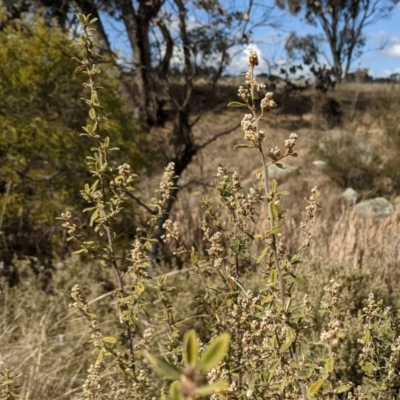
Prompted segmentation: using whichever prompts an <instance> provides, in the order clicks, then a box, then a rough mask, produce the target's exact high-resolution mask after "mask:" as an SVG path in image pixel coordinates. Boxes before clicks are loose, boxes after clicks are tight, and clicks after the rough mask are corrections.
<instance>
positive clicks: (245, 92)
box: [238, 86, 250, 103]
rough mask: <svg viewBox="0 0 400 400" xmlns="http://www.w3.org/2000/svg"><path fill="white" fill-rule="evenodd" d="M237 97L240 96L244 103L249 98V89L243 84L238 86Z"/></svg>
mask: <svg viewBox="0 0 400 400" xmlns="http://www.w3.org/2000/svg"><path fill="white" fill-rule="evenodd" d="M238 97H240V98H241V99H242V100H243V101H244V102H245V103H248V102H249V99H250V90H249V89H245V88H244V87H243V86H239V89H238Z"/></svg>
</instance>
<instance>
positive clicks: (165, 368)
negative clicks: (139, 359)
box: [143, 351, 183, 380]
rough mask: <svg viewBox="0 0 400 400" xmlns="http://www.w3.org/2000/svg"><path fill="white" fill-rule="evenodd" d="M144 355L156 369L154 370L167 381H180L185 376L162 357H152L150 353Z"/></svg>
mask: <svg viewBox="0 0 400 400" xmlns="http://www.w3.org/2000/svg"><path fill="white" fill-rule="evenodd" d="M143 355H144V356H145V357H146V359H147V361H148V362H149V363H150V364H151V365H152V366H153V367H154V369H155V370H156V371H157V372H158V373H159V374H160V375H162V376H164V377H165V378H167V379H174V380H176V379H180V377H181V376H182V375H183V371H181V370H180V369H179V368H178V367H176V366H175V365H172V364H170V363H169V362H167V361H165V360H164V359H162V358H160V357H154V356H152V355H151V354H150V353H149V352H148V351H144V352H143Z"/></svg>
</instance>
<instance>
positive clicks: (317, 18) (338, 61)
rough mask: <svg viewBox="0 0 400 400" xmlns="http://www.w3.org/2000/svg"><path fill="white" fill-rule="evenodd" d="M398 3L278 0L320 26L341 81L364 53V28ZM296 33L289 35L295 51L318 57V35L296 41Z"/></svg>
mask: <svg viewBox="0 0 400 400" xmlns="http://www.w3.org/2000/svg"><path fill="white" fill-rule="evenodd" d="M397 3H398V0H321V1H314V0H276V4H277V5H278V6H279V7H281V8H287V9H288V10H289V11H290V12H291V13H292V14H295V15H301V16H304V18H305V19H306V21H307V22H308V23H309V24H311V25H318V26H320V27H321V29H322V31H323V33H324V36H325V39H326V41H327V43H328V45H329V49H330V55H331V59H330V62H331V65H332V68H333V73H334V75H335V78H336V80H337V81H338V82H340V81H341V80H342V78H345V77H346V75H347V74H348V72H349V69H350V67H351V64H352V63H353V62H354V61H355V60H356V59H357V58H359V57H360V55H361V54H362V51H363V48H364V47H365V44H366V37H365V28H366V27H367V26H369V25H372V24H374V23H376V22H377V21H379V20H381V19H383V18H387V17H389V16H390V13H391V12H392V10H393V8H394V6H395V5H396V4H397ZM294 36H295V34H294V33H293V34H292V35H291V36H290V40H291V43H290V45H291V49H292V51H293V50H294V49H295V48H297V49H298V50H300V51H301V52H303V54H304V57H305V59H306V60H307V59H309V58H310V57H312V56H314V57H315V56H316V54H315V52H314V50H315V42H316V40H318V39H317V38H316V37H313V36H312V35H308V36H307V37H304V38H303V39H298V40H297V41H296V40H294ZM310 50H311V52H310Z"/></svg>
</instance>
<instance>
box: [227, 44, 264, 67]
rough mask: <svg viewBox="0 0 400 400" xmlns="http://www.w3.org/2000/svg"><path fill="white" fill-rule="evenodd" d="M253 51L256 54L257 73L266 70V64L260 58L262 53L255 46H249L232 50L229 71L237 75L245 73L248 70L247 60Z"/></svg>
mask: <svg viewBox="0 0 400 400" xmlns="http://www.w3.org/2000/svg"><path fill="white" fill-rule="evenodd" d="M251 50H254V51H256V52H257V54H258V60H259V66H258V68H257V69H258V71H260V72H262V71H265V70H267V69H268V65H267V62H266V61H265V60H264V58H263V57H262V51H261V49H260V48H259V46H257V45H256V44H249V45H246V46H243V47H242V48H241V49H237V48H236V49H234V50H232V53H233V54H232V53H231V56H232V61H231V63H230V65H229V71H230V72H232V73H234V74H238V73H240V72H245V71H247V70H248V69H249V67H248V65H247V59H248V58H249V55H250V51H251Z"/></svg>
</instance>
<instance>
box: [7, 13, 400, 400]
mask: <svg viewBox="0 0 400 400" xmlns="http://www.w3.org/2000/svg"><path fill="white" fill-rule="evenodd" d="M79 19H80V21H81V23H82V27H83V34H82V36H81V37H80V40H79V43H78V44H77V45H78V46H79V49H80V51H81V53H80V54H81V56H80V59H77V60H78V62H79V63H80V66H79V67H78V69H77V70H78V71H79V72H82V73H84V74H86V76H87V82H86V83H85V86H86V87H87V88H88V92H89V94H88V97H87V98H86V99H84V101H85V102H86V103H87V104H88V107H89V122H88V124H87V126H85V127H84V128H83V129H84V133H83V134H82V135H85V136H87V137H88V138H90V139H91V140H92V143H93V147H92V148H91V151H92V153H93V154H92V156H90V157H88V158H87V163H88V167H89V170H90V173H91V174H92V177H93V179H92V182H91V183H88V184H87V185H86V186H85V187H84V189H83V190H82V196H83V197H84V199H85V200H86V201H87V202H88V208H86V209H85V210H84V211H85V212H88V213H90V217H89V221H88V225H89V227H91V229H93V230H94V232H95V233H96V234H97V240H87V239H86V237H85V234H84V232H83V231H81V230H80V228H79V227H78V226H77V225H76V224H75V222H74V217H73V215H71V213H70V212H68V211H66V212H65V213H63V215H62V216H61V218H60V219H61V220H62V221H63V226H64V227H65V228H66V229H67V232H68V235H69V238H70V239H71V240H75V241H76V242H77V243H78V244H79V246H80V249H79V250H78V251H77V252H78V253H82V252H84V253H87V254H88V255H91V256H92V257H93V259H94V260H97V263H98V264H100V265H101V268H110V269H112V270H113V273H114V275H115V287H116V288H117V289H115V290H114V293H113V294H114V297H113V300H112V303H113V304H112V305H113V307H114V310H115V313H114V314H115V315H114V317H115V318H114V322H113V323H112V324H110V323H108V324H104V323H102V321H101V319H100V318H98V316H97V315H96V314H94V313H93V312H92V311H91V310H90V307H89V302H88V301H87V300H86V299H85V298H84V295H83V293H82V290H81V288H80V287H79V285H78V284H77V285H75V286H74V287H73V289H72V297H73V299H74V303H73V305H72V307H74V308H75V309H77V310H78V311H79V312H80V314H81V316H82V318H83V319H85V320H86V321H87V324H88V327H89V329H90V331H91V338H90V341H91V343H92V345H93V347H94V351H93V361H92V364H91V365H90V368H89V370H88V375H87V379H86V382H85V383H84V386H83V389H82V394H81V397H80V398H84V399H88V400H89V399H141V400H142V399H143V400H146V399H148V400H151V399H159V398H162V399H170V400H190V399H195V398H208V399H212V400H217V399H220V400H223V399H224V400H226V399H231V400H245V399H256V400H266V399H271V400H272V399H273V400H280V399H281V400H283V399H293V400H294V399H296V400H298V399H303V400H306V399H359V400H361V399H382V400H383V399H385V400H388V399H397V398H398V395H399V387H400V382H399V381H400V379H399V366H400V324H399V321H398V319H396V317H395V313H393V312H392V310H390V309H388V308H385V307H384V305H383V304H382V302H377V301H376V300H375V297H374V296H373V295H372V294H371V295H370V297H369V299H367V302H366V306H365V308H364V309H363V311H362V315H360V316H359V318H360V319H361V320H362V321H363V327H364V332H363V333H362V337H359V343H360V345H361V347H362V351H361V355H360V358H359V363H360V366H361V368H362V370H363V371H364V373H365V376H364V379H363V381H362V385H360V386H357V387H356V386H355V385H354V384H352V383H351V382H348V381H344V382H342V381H341V379H342V377H341V376H340V375H339V373H338V370H337V365H338V363H339V361H340V360H338V354H339V353H338V351H337V349H338V347H339V346H340V343H341V342H342V341H343V340H345V336H346V332H347V331H346V329H347V328H346V326H345V325H346V324H345V323H344V315H345V314H346V310H345V309H342V308H339V306H338V304H340V301H339V300H340V298H339V295H340V285H339V284H338V283H337V282H336V281H334V280H331V281H329V279H328V281H327V282H326V284H325V287H322V288H321V291H323V295H322V296H321V298H320V299H319V300H318V301H317V303H318V305H317V310H318V311H317V313H319V315H320V316H321V317H320V321H322V322H321V323H320V324H318V325H317V324H315V319H314V316H315V315H316V311H315V310H314V309H313V306H312V305H313V304H316V299H310V298H309V296H308V295H307V294H306V295H304V294H303V295H300V294H299V293H301V291H300V290H298V288H299V287H300V286H301V277H302V265H304V256H305V253H306V251H307V248H308V247H309V245H310V243H311V242H312V233H311V232H312V228H313V225H314V217H315V213H316V211H317V210H318V208H319V207H318V203H317V200H316V197H315V194H316V191H317V189H316V188H313V189H311V194H310V196H309V198H308V199H307V204H306V207H305V211H303V212H302V211H301V210H300V211H299V212H302V215H303V217H302V220H303V222H302V223H301V224H300V225H299V227H298V229H299V230H300V231H301V232H302V233H303V235H304V241H303V244H302V246H301V248H300V249H298V252H297V253H295V254H289V253H287V252H286V250H285V237H284V234H283V232H282V231H281V222H282V219H283V218H284V210H282V207H281V198H282V196H286V195H288V194H289V193H286V192H283V191H279V187H278V183H277V182H276V181H275V180H270V179H269V177H268V166H270V165H272V164H275V165H277V166H278V167H282V165H281V164H280V161H281V160H282V159H284V158H288V157H295V156H296V153H295V147H296V141H297V135H296V134H295V133H292V134H291V135H290V136H289V138H288V139H287V140H286V141H285V143H284V150H283V151H281V150H280V149H279V148H278V147H275V146H270V147H269V148H268V150H266V149H265V143H267V141H268V134H267V133H266V132H265V131H264V130H263V129H262V123H263V120H264V119H266V118H268V114H269V112H270V111H271V110H272V109H273V108H274V107H275V102H274V100H273V94H272V93H269V92H268V93H266V94H264V95H261V93H262V92H263V90H264V89H265V87H264V85H262V84H261V83H259V82H257V81H256V80H255V69H256V67H257V65H258V56H257V54H256V52H254V51H252V52H250V56H249V58H248V67H249V70H248V72H246V74H245V75H244V79H245V84H244V86H240V88H239V91H238V96H239V98H240V101H234V102H231V103H230V104H229V106H230V107H236V108H244V109H246V114H245V115H244V117H243V119H242V128H243V132H244V143H243V144H241V145H239V146H237V147H238V148H239V149H240V150H238V151H246V152H251V154H250V155H249V156H253V154H254V155H255V153H258V155H259V157H260V164H262V167H263V172H262V174H260V176H259V181H260V182H257V183H255V185H254V187H253V188H252V189H250V191H249V193H244V190H243V188H242V185H241V183H240V176H239V174H238V173H237V172H230V171H229V170H228V168H224V167H222V166H221V167H219V168H218V171H217V173H216V179H215V189H216V193H217V195H218V196H217V198H216V199H209V198H207V197H205V198H204V199H203V207H204V209H205V217H204V220H203V222H202V226H201V229H202V234H203V247H202V249H196V248H194V247H192V248H186V247H184V246H183V245H182V244H181V243H180V237H181V235H182V232H181V230H180V224H179V221H175V220H174V219H173V215H169V216H168V217H169V219H167V221H166V222H165V224H164V229H165V234H164V235H163V236H162V240H164V241H165V242H171V243H173V246H174V248H175V249H176V253H179V254H180V255H181V256H182V257H186V260H187V261H186V262H187V268H185V269H184V270H183V272H177V273H176V274H170V273H167V274H161V275H159V276H157V273H159V271H158V270H157V268H158V267H157V266H153V265H151V263H150V260H149V250H150V249H151V247H152V242H153V241H154V239H153V236H154V231H155V229H156V226H157V221H158V219H159V218H161V217H163V216H164V212H165V211H164V209H165V204H166V202H167V200H168V198H169V196H170V191H171V189H173V187H172V186H173V185H172V181H173V178H174V165H173V164H170V165H168V166H167V167H166V168H165V173H164V179H163V181H162V183H161V185H160V190H159V192H158V193H157V196H156V197H155V198H154V199H153V201H152V203H153V204H152V206H153V207H154V208H155V209H157V210H158V212H157V213H153V214H152V216H151V217H150V219H149V221H148V224H147V228H146V229H141V230H138V231H137V233H136V239H135V240H134V242H133V244H132V249H131V250H130V257H129V258H128V259H127V260H126V259H125V258H122V257H120V256H119V254H117V253H118V252H117V250H116V249H117V248H118V246H116V241H118V236H117V235H116V232H115V230H114V224H115V222H116V221H118V218H119V213H120V210H121V209H122V207H123V205H124V202H125V201H126V198H127V193H129V192H130V191H131V190H133V184H134V177H135V176H134V175H133V174H132V172H131V168H130V166H129V165H127V164H121V165H120V166H119V167H117V168H113V167H112V166H111V165H117V164H115V162H110V160H111V154H113V155H114V154H116V153H115V152H113V151H114V150H116V149H113V148H112V147H110V138H109V137H108V136H106V135H105V129H104V121H105V117H104V116H103V115H102V113H101V100H100V99H101V92H100V88H99V87H98V86H97V85H96V76H97V75H98V74H99V73H100V69H99V67H98V66H97V65H96V60H98V59H99V56H98V55H97V54H95V47H94V44H93V42H92V38H91V34H92V31H93V29H92V28H91V27H90V26H91V24H92V23H93V21H94V20H93V19H91V17H90V16H84V15H79ZM112 152H113V153H112ZM262 208H266V209H267V210H268V213H267V218H268V225H269V226H268V229H267V230H266V231H258V230H257V226H258V224H257V221H258V219H259V218H260V210H261V209H262ZM227 216H228V218H227ZM262 225H263V226H265V224H262ZM222 243H224V246H223V245H222ZM226 243H228V244H229V245H226ZM179 275H184V280H185V283H186V286H185V285H183V284H182V282H181V281H179V279H178V278H176V277H177V276H179ZM254 276H256V284H254ZM249 277H252V278H251V279H250V278H249ZM316 282H321V279H319V280H316ZM172 284H174V285H177V286H178V287H174V286H172ZM107 298H110V297H107ZM1 379H2V382H3V388H4V389H3V392H2V395H1V396H2V397H1V398H4V399H5V398H10V397H9V396H10V394H9V393H11V389H10V383H12V379H11V378H10V374H9V372H8V371H7V373H4V374H3V375H2V377H1Z"/></svg>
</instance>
